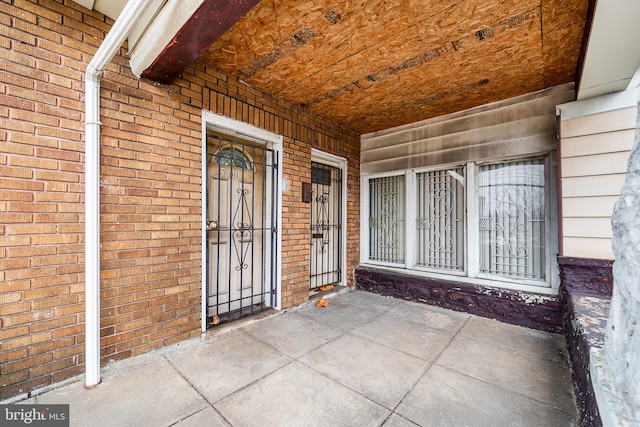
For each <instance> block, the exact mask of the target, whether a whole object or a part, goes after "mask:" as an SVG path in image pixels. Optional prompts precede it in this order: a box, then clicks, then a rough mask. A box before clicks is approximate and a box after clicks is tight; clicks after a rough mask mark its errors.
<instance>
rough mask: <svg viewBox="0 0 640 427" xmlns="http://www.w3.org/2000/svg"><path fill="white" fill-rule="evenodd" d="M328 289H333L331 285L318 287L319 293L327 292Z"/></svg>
mask: <svg viewBox="0 0 640 427" xmlns="http://www.w3.org/2000/svg"><path fill="white" fill-rule="evenodd" d="M329 289H333V285H324V286H320V290H321V291H328V290H329Z"/></svg>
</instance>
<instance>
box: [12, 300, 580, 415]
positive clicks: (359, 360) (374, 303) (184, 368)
mask: <svg viewBox="0 0 640 427" xmlns="http://www.w3.org/2000/svg"><path fill="white" fill-rule="evenodd" d="M329 301H330V304H329V306H328V307H325V308H318V307H316V306H315V304H313V302H310V303H307V304H304V305H303V306H300V307H295V308H291V309H288V310H285V311H282V312H277V313H276V312H271V313H270V314H267V315H264V314H263V315H259V316H257V317H254V318H248V319H245V320H241V321H239V322H236V323H235V324H234V323H231V324H228V325H225V326H222V327H219V329H218V330H215V331H213V332H211V333H207V334H205V335H204V336H203V338H197V339H191V340H188V341H185V342H181V343H179V344H176V345H172V346H169V347H166V348H163V349H161V350H158V351H154V352H152V353H148V354H145V355H141V356H137V357H134V358H131V359H128V360H124V361H119V362H113V363H110V364H108V365H107V366H106V367H104V368H103V369H102V381H103V382H102V384H100V385H99V386H98V387H96V388H94V389H92V390H86V389H84V388H83V384H82V383H81V382H80V381H79V382H75V383H72V384H69V385H67V386H64V387H61V388H58V389H54V390H52V391H49V392H46V393H43V394H41V395H39V396H36V397H35V398H31V399H29V400H26V401H23V402H16V403H41V404H54V403H66V404H69V405H70V414H71V426H73V427H75V426H82V427H85V426H171V425H176V426H181V427H182V426H229V425H231V426H305V427H309V426H389V427H391V426H394V427H401V426H402V427H404V426H415V425H420V426H492V427H495V426H527V427H531V426H544V427H549V426H572V425H576V406H575V403H574V397H573V393H572V387H571V375H570V372H569V368H568V366H567V361H566V356H565V350H564V349H565V340H564V337H563V336H561V335H554V334H548V333H543V332H539V331H534V330H530V329H525V328H520V327H516V326H512V325H506V324H502V323H499V322H497V321H492V320H488V319H483V318H479V317H476V316H471V315H468V314H463V313H457V312H452V311H447V310H442V309H438V308H434V307H430V306H427V305H422V304H416V303H412V302H406V301H400V300H397V299H391V298H385V297H382V296H378V295H374V294H370V293H366V292H362V291H349V292H344V293H339V294H335V295H333V296H332V297H331V298H330V299H329ZM81 380H82V379H81Z"/></svg>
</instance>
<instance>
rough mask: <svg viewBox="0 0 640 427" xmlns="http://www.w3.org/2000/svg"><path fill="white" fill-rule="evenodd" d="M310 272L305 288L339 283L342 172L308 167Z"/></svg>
mask: <svg viewBox="0 0 640 427" xmlns="http://www.w3.org/2000/svg"><path fill="white" fill-rule="evenodd" d="M311 183H312V190H313V193H312V201H311V227H310V230H311V235H310V245H311V269H310V280H309V288H310V289H317V288H320V287H321V286H326V285H332V284H336V283H340V281H341V280H342V271H341V259H342V242H341V235H342V170H340V169H338V168H335V167H332V166H328V165H324V164H321V163H316V162H312V163H311Z"/></svg>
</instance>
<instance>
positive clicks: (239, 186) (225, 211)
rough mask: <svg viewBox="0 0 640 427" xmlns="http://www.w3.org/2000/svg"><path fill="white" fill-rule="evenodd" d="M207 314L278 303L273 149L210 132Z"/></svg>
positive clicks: (213, 317) (213, 318) (216, 316)
mask: <svg viewBox="0 0 640 427" xmlns="http://www.w3.org/2000/svg"><path fill="white" fill-rule="evenodd" d="M207 142H208V144H207V145H208V146H207V150H208V155H207V158H208V162H207V163H208V164H207V167H208V170H207V175H208V198H209V199H208V212H207V215H208V219H207V224H208V226H207V236H208V239H207V240H208V251H209V253H208V258H207V259H208V266H207V271H208V278H207V279H208V280H207V288H208V291H207V293H208V316H209V319H210V323H212V324H217V323H218V322H220V321H224V320H230V319H233V318H235V317H240V316H243V315H246V314H251V313H253V312H256V311H261V310H262V309H264V308H266V307H271V306H273V305H275V289H276V286H275V259H274V258H275V257H274V256H272V254H275V253H276V247H275V245H276V242H277V240H276V232H277V230H276V224H277V222H276V210H275V205H276V203H275V183H276V176H277V175H276V173H277V164H276V156H275V153H274V152H273V151H271V150H269V149H267V148H266V147H265V146H261V145H257V144H253V143H251V142H248V141H242V140H235V139H230V138H227V137H224V136H221V135H216V134H209V135H207Z"/></svg>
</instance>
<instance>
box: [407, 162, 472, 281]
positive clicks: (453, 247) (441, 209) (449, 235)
mask: <svg viewBox="0 0 640 427" xmlns="http://www.w3.org/2000/svg"><path fill="white" fill-rule="evenodd" d="M463 175H464V170H463V168H458V169H449V170H441V171H434V172H425V173H419V174H417V175H416V187H417V188H416V189H417V193H418V194H417V207H416V208H417V212H416V215H417V217H416V236H417V246H418V247H417V259H416V265H418V266H423V267H431V268H438V269H445V270H464V244H465V242H464V213H465V207H464V176H463Z"/></svg>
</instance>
